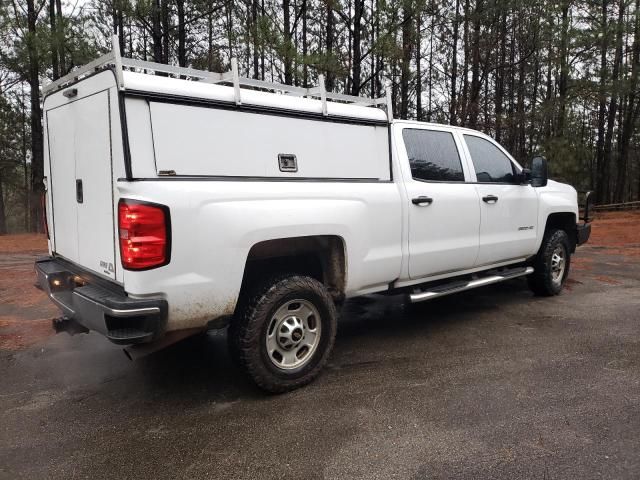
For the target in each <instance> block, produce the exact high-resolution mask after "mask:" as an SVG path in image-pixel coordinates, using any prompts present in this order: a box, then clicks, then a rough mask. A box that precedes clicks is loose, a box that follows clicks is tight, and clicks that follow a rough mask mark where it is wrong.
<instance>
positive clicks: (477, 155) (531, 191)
mask: <svg viewBox="0 0 640 480" xmlns="http://www.w3.org/2000/svg"><path fill="white" fill-rule="evenodd" d="M462 137H463V138H464V143H465V151H466V154H467V155H468V156H469V159H470V162H469V163H470V164H471V165H473V168H474V174H475V177H476V182H477V183H476V185H475V188H476V190H477V192H478V197H479V199H480V249H479V251H478V258H477V260H476V263H475V266H477V267H480V266H483V265H490V264H494V263H500V262H506V261H511V260H520V259H523V258H525V257H528V256H530V255H532V254H533V253H535V246H536V233H537V227H538V225H537V223H538V194H537V192H536V189H535V188H533V187H532V186H531V185H530V184H521V183H520V181H519V178H520V177H519V173H520V170H521V169H520V167H519V166H518V165H517V164H516V163H515V162H514V161H513V159H512V158H511V157H510V156H509V155H508V154H507V152H506V151H505V150H504V149H503V148H502V147H501V146H500V145H498V144H497V143H496V142H494V141H493V140H492V139H490V138H488V137H486V136H484V135H482V134H480V133H478V134H476V133H473V132H465V133H464V134H463V135H462Z"/></svg>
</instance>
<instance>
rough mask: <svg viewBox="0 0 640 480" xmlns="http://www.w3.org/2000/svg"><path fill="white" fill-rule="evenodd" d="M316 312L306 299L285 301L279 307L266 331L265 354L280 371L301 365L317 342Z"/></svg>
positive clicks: (318, 322) (312, 351)
mask: <svg viewBox="0 0 640 480" xmlns="http://www.w3.org/2000/svg"><path fill="white" fill-rule="evenodd" d="M320 333H321V324H320V314H319V313H318V310H317V309H316V307H314V306H313V304H312V303H311V302H309V301H307V300H302V299H296V300H289V301H288V302H286V303H285V304H283V305H282V306H281V307H279V308H278V309H277V310H276V311H275V313H274V314H273V316H272V317H271V321H270V322H269V327H268V328H267V333H266V346H267V355H268V357H269V360H271V363H273V365H275V366H276V367H278V368H281V369H282V370H291V369H294V368H299V367H301V366H303V365H305V364H306V363H307V362H308V361H309V360H311V358H312V357H313V354H314V353H315V351H316V349H317V348H318V344H319V343H320Z"/></svg>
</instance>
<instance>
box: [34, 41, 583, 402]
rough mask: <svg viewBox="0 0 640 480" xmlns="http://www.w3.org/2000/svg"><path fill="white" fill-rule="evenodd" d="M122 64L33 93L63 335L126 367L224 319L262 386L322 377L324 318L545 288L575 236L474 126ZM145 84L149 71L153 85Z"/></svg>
mask: <svg viewBox="0 0 640 480" xmlns="http://www.w3.org/2000/svg"><path fill="white" fill-rule="evenodd" d="M232 66H233V68H232V71H231V72H228V73H224V74H218V73H211V72H203V71H197V70H193V69H188V68H176V67H171V66H167V65H159V64H154V63H150V62H142V61H138V60H131V59H125V58H121V57H120V55H119V53H118V51H117V50H114V51H112V52H111V53H109V54H106V55H105V56H103V57H101V58H99V59H97V60H95V61H94V62H92V63H90V64H88V65H87V66H85V67H83V68H81V69H79V70H77V71H75V72H73V73H72V74H70V75H69V76H67V77H64V78H62V79H60V80H58V81H56V82H54V83H52V84H49V85H48V86H46V87H45V88H44V91H45V93H46V97H45V100H44V122H45V126H46V128H45V132H46V136H45V145H44V150H45V152H46V154H45V176H46V179H45V184H46V224H47V226H48V236H49V256H48V257H46V258H43V259H39V260H38V261H37V262H36V271H37V274H38V278H39V284H40V285H41V287H42V288H43V289H44V290H45V291H46V292H47V293H48V294H49V296H50V298H51V300H53V302H55V303H56V304H57V305H58V306H59V307H60V308H61V310H62V312H63V316H62V317H61V318H60V319H57V320H56V321H54V325H55V326H56V327H57V329H59V330H67V331H76V332H77V331H88V330H93V331H97V332H100V333H101V334H103V335H105V336H106V337H107V338H108V339H109V340H111V341H112V342H114V343H117V344H122V345H128V346H129V347H128V348H127V351H128V352H129V355H131V356H136V355H138V354H143V353H146V352H150V351H153V350H156V349H159V348H161V347H163V346H166V345H168V344H170V343H172V342H175V341H177V340H179V339H181V338H184V337H186V336H188V335H191V334H194V333H196V332H202V331H205V330H206V329H211V328H222V327H226V326H227V325H228V327H229V329H228V338H229V345H230V349H231V352H232V354H233V356H234V358H235V359H236V360H237V361H238V363H239V365H240V366H241V368H242V369H243V370H244V371H245V372H246V373H247V374H248V375H249V377H250V378H251V379H252V380H253V381H254V382H255V383H256V384H257V385H258V386H259V387H261V388H263V389H265V390H267V391H271V392H282V391H287V390H291V389H293V388H296V387H299V386H301V385H304V384H306V383H308V382H309V381H311V380H312V379H313V378H314V377H316V376H317V375H318V373H319V372H320V370H321V369H322V367H323V365H324V364H325V363H326V361H327V358H328V356H329V354H330V351H331V349H332V346H333V343H334V337H335V334H336V317H337V307H336V306H337V305H338V306H339V305H340V304H341V302H342V301H343V300H344V299H345V298H349V297H354V296H358V295H365V294H371V293H380V294H405V295H406V297H407V298H408V299H409V300H410V301H412V302H419V301H423V300H428V299H431V298H436V297H439V296H442V295H447V294H450V293H455V292H460V291H463V290H467V289H470V288H474V287H479V286H482V285H487V284H491V283H496V282H499V281H504V280H508V279H512V278H515V277H521V276H528V280H529V285H530V286H531V289H532V290H533V291H534V292H535V293H536V294H539V295H556V294H558V293H559V292H560V290H561V289H562V286H563V282H564V280H565V279H566V277H567V274H568V272H569V263H570V256H571V253H572V252H574V251H575V248H576V246H577V245H579V244H581V243H584V242H585V241H587V239H588V237H589V234H590V224H589V223H588V218H587V219H586V220H585V222H584V223H580V222H579V215H578V198H577V193H576V190H575V189H574V188H572V187H571V186H569V185H565V184H561V183H556V182H554V181H551V180H549V181H548V180H547V172H546V162H545V160H544V159H543V158H542V157H537V158H535V159H534V160H533V162H532V169H531V171H529V170H526V169H523V168H522V167H521V166H520V165H519V164H518V163H517V162H516V161H515V160H514V159H513V158H512V157H511V156H510V155H509V153H508V152H507V151H505V149H504V148H502V147H501V146H500V145H498V144H497V143H496V142H495V141H493V140H492V139H491V138H489V137H488V136H486V135H484V134H482V133H479V132H477V131H473V130H468V129H464V128H457V127H452V126H446V125H434V124H427V123H421V122H412V121H395V120H393V119H392V115H391V110H390V109H389V105H390V102H389V98H388V96H387V97H386V98H383V99H377V100H371V99H367V98H359V97H350V96H346V95H339V94H332V93H329V92H326V91H325V90H324V88H323V85H322V78H320V85H319V86H318V87H316V88H296V87H291V86H287V85H281V84H273V83H268V82H261V81H257V80H253V79H248V78H242V77H240V76H239V75H238V71H237V66H236V64H235V62H233V63H232ZM152 71H153V72H155V74H150V72H152Z"/></svg>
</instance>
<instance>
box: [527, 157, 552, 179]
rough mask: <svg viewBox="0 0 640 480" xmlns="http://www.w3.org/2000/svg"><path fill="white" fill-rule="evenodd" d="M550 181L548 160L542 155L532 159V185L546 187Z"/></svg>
mask: <svg viewBox="0 0 640 480" xmlns="http://www.w3.org/2000/svg"><path fill="white" fill-rule="evenodd" d="M548 179H549V178H548V172H547V159H546V158H544V157H543V156H541V155H536V156H535V157H533V158H532V159H531V185H532V186H534V187H545V186H546V185H547V180H548Z"/></svg>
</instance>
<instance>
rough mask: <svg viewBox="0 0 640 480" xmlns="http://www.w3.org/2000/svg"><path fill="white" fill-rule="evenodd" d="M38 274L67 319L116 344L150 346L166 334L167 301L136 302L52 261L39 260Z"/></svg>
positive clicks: (144, 300) (140, 300) (43, 286)
mask: <svg viewBox="0 0 640 480" xmlns="http://www.w3.org/2000/svg"><path fill="white" fill-rule="evenodd" d="M35 270H36V274H37V275H38V283H39V285H40V287H41V288H42V289H43V290H44V291H45V292H47V294H48V295H49V298H50V299H51V301H52V302H53V303H55V304H56V305H57V306H58V307H59V308H60V309H61V310H62V312H63V314H64V315H65V316H66V317H67V318H68V319H70V320H73V321H74V322H76V323H78V324H80V325H81V326H82V327H84V328H86V329H88V330H94V331H96V332H99V333H102V334H103V335H104V336H106V337H107V338H108V339H109V340H111V341H112V342H113V343H116V344H118V345H132V344H136V343H144V342H149V341H152V340H154V339H156V338H158V337H159V336H160V335H161V334H162V333H163V332H164V329H165V326H166V319H167V302H166V300H164V299H134V298H130V297H128V296H127V295H125V294H124V293H119V292H115V291H110V290H109V289H108V288H105V287H104V286H101V285H97V284H95V283H91V280H90V279H87V277H84V276H83V275H81V274H78V273H77V272H72V271H70V269H69V268H68V266H67V265H66V264H65V263H63V262H60V261H58V260H57V259H55V258H52V257H47V258H44V259H40V260H37V261H36V264H35Z"/></svg>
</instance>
